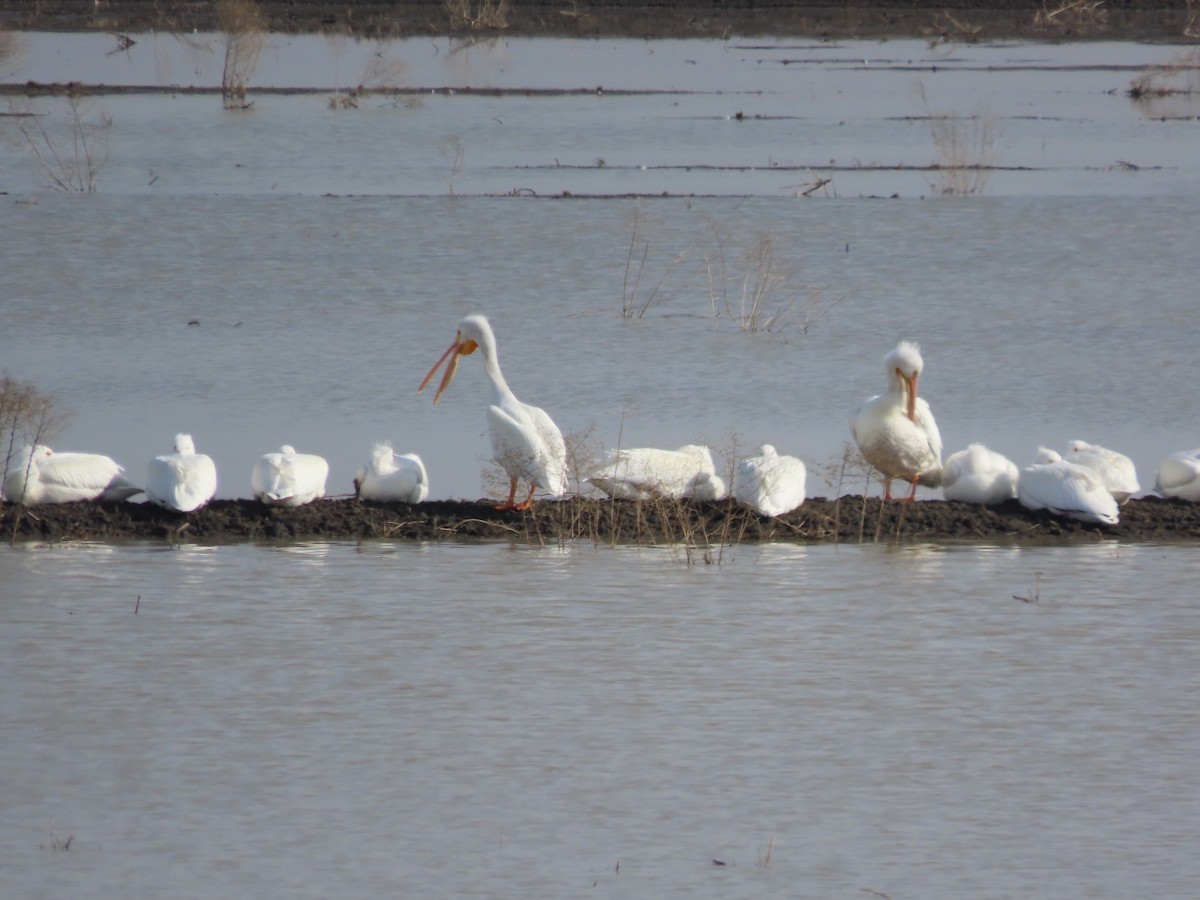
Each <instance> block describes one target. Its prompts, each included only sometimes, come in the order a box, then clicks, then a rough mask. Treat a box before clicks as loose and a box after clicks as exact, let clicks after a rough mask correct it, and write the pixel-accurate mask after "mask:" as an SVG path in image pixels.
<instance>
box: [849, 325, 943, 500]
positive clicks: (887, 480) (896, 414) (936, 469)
mask: <svg viewBox="0 0 1200 900" xmlns="http://www.w3.org/2000/svg"><path fill="white" fill-rule="evenodd" d="M883 367H884V371H886V372H887V379H888V389H887V392H886V393H884V394H879V395H878V396H875V397H872V398H871V399H870V400H868V401H867V402H866V403H864V404H863V405H862V406H861V407H859V409H858V410H857V411H856V412H855V414H854V416H853V418H851V419H850V432H851V434H853V435H854V441H855V443H856V444H858V449H859V451H860V452H861V453H862V455H863V459H865V460H866V461H867V462H868V463H870V464H871V465H872V466H874V467H875V468H876V469H878V470H879V472H880V473H881V474H882V475H883V496H884V499H885V500H890V499H892V479H894V478H899V479H900V480H901V481H907V482H909V483H910V484H911V485H912V487H911V488H910V489H909V492H908V496H907V497H906V498H905V500H907V501H912V500H913V498H914V497H916V494H917V483H918V482H920V483H921V484H924V485H928V486H929V487H937V486H938V485H940V484H941V483H942V436H941V434H940V433H939V432H938V427H937V422H935V421H934V420H933V413H932V412H931V411H930V409H929V404H928V403H926V402H925V400H924V399H922V398H921V397H918V396H917V381H918V380H919V379H920V377H921V371H922V370H923V369H924V367H925V362H924V360H922V359H921V351H920V349H919V348H918V347H917V345H916V344H913V343H910V342H909V341H901V342H900V343H899V344H897V345H896V349H895V350H893V351H892V352H891V353H889V354H888V355H887V356H886V357H884V360H883Z"/></svg>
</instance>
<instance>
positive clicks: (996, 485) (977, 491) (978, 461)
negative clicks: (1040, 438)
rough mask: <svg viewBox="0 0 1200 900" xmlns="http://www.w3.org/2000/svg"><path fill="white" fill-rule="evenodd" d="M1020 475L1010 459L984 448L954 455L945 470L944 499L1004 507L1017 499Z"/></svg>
mask: <svg viewBox="0 0 1200 900" xmlns="http://www.w3.org/2000/svg"><path fill="white" fill-rule="evenodd" d="M1020 476H1021V473H1020V471H1019V470H1018V469H1017V466H1016V464H1015V463H1014V462H1013V461H1012V460H1010V459H1009V458H1008V457H1007V456H1003V455H1002V454H999V453H997V452H996V451H994V450H989V449H988V448H987V447H985V446H984V445H983V444H970V445H968V446H967V449H966V450H959V451H958V452H957V453H951V454H950V455H949V456H948V457H947V458H946V464H945V465H944V466H942V496H943V497H945V498H946V499H947V500H958V501H960V502H962V503H985V504H987V503H1003V502H1004V501H1005V500H1011V499H1012V498H1013V497H1015V496H1017V480H1018V479H1019V478H1020Z"/></svg>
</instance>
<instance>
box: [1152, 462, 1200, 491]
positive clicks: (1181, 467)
mask: <svg viewBox="0 0 1200 900" xmlns="http://www.w3.org/2000/svg"><path fill="white" fill-rule="evenodd" d="M1154 490H1156V491H1157V492H1158V493H1159V494H1161V495H1162V496H1163V497H1168V498H1169V497H1178V498H1179V499H1180V500H1188V501H1190V502H1192V503H1200V449H1197V450H1180V451H1178V452H1177V453H1172V454H1171V455H1170V456H1168V457H1167V458H1166V459H1164V460H1163V461H1162V462H1160V463H1159V464H1158V475H1157V477H1156V478H1155V479H1154Z"/></svg>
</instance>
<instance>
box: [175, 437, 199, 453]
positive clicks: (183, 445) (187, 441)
mask: <svg viewBox="0 0 1200 900" xmlns="http://www.w3.org/2000/svg"><path fill="white" fill-rule="evenodd" d="M175 452H176V453H179V454H181V455H183V456H193V455H194V454H195V453H196V442H195V441H193V440H192V436H191V435H190V434H177V435H175Z"/></svg>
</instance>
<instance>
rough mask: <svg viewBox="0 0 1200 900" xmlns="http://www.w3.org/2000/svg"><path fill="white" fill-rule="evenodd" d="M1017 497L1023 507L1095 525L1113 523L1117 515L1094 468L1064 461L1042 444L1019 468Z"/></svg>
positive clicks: (1111, 498) (1111, 500)
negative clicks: (1029, 463) (1027, 463)
mask: <svg viewBox="0 0 1200 900" xmlns="http://www.w3.org/2000/svg"><path fill="white" fill-rule="evenodd" d="M1017 499H1018V500H1020V501H1021V505H1022V506H1024V507H1025V508H1026V509H1035V510H1036V509H1046V510H1049V511H1050V512H1052V513H1054V514H1055V515H1058V516H1067V517H1068V518H1071V519H1078V520H1079V521H1080V522H1089V523H1094V524H1097V525H1116V524H1117V522H1118V521H1119V517H1120V512H1119V510H1118V508H1117V501H1116V500H1115V499H1114V498H1113V495H1112V494H1110V493H1109V491H1108V488H1106V487H1105V486H1104V481H1103V480H1102V479H1101V478H1100V475H1099V474H1098V473H1097V472H1096V470H1095V469H1089V468H1088V467H1087V466H1080V465H1076V464H1075V463H1073V462H1067V461H1066V460H1064V459H1063V458H1062V457H1061V456H1059V455H1058V454H1057V453H1055V452H1054V451H1053V450H1047V449H1046V448H1045V447H1040V448H1038V455H1037V461H1036V462H1035V463H1034V464H1033V465H1032V466H1028V467H1026V468H1025V469H1023V470H1022V471H1021V480H1020V482H1019V483H1018V484H1017Z"/></svg>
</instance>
